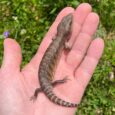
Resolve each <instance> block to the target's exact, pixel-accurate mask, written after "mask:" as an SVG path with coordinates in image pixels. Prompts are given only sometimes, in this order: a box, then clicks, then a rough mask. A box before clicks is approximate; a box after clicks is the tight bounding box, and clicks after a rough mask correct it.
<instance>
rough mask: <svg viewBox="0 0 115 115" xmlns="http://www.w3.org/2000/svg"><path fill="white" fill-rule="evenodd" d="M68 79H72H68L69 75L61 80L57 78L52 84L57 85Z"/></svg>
mask: <svg viewBox="0 0 115 115" xmlns="http://www.w3.org/2000/svg"><path fill="white" fill-rule="evenodd" d="M68 80H70V79H68V77H64V78H63V79H61V80H56V81H54V82H53V83H52V86H53V87H55V86H57V85H60V84H63V83H66V82H67V81H68Z"/></svg>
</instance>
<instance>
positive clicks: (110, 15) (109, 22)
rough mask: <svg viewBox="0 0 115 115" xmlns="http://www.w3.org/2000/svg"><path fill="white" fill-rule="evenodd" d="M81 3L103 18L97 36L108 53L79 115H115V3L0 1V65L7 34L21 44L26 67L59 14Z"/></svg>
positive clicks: (107, 0) (111, 0)
mask: <svg viewBox="0 0 115 115" xmlns="http://www.w3.org/2000/svg"><path fill="white" fill-rule="evenodd" d="M82 2H88V3H90V4H91V5H92V7H93V10H94V11H95V12H97V13H98V14H99V16H100V20H101V21H100V26H99V29H98V31H97V33H96V36H100V37H102V38H103V39H104V41H105V51H104V54H103V57H102V58H101V60H100V63H99V65H98V67H97V68H96V71H95V73H94V75H93V78H92V80H91V82H90V84H89V85H88V87H87V90H86V93H85V96H84V98H83V100H82V102H81V104H80V107H79V109H78V111H77V112H76V115H115V0H79V1H78V0H55V1H54V0H0V65H1V63H2V58H3V33H4V32H5V31H9V32H10V37H12V38H14V39H16V40H17V41H18V42H19V43H20V45H21V48H22V53H23V63H22V66H23V65H25V64H26V63H27V62H28V61H29V60H30V59H31V58H32V56H33V55H34V54H35V53H36V50H37V48H38V47H39V44H40V42H41V40H42V38H43V36H44V35H45V33H46V32H47V31H48V29H49V27H50V25H51V24H52V22H53V21H54V19H55V17H56V15H57V14H58V13H59V11H61V10H62V9H63V8H64V7H66V6H72V7H74V8H76V7H77V6H78V5H79V4H80V3H82ZM76 93H77V92H76Z"/></svg>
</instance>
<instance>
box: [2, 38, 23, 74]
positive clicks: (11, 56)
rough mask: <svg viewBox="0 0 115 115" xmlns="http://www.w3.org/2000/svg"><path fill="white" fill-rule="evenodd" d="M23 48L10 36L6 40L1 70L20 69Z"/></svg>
mask: <svg viewBox="0 0 115 115" xmlns="http://www.w3.org/2000/svg"><path fill="white" fill-rule="evenodd" d="M21 59H22V55H21V48H20V46H19V44H18V43H17V42H16V41H15V40H13V39H10V38H7V39H5V40H4V58H3V63H2V67H1V70H5V71H9V72H12V71H11V70H13V71H19V70H20V64H21Z"/></svg>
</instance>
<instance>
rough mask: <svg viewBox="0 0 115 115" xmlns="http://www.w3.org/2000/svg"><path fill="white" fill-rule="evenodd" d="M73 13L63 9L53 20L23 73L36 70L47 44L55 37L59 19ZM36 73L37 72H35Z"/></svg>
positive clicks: (68, 8) (68, 9) (71, 10)
mask: <svg viewBox="0 0 115 115" xmlns="http://www.w3.org/2000/svg"><path fill="white" fill-rule="evenodd" d="M73 11H74V9H73V8H71V7H67V8H64V9H63V10H62V11H61V12H60V13H59V14H58V16H57V18H56V19H55V21H54V23H53V24H52V26H51V27H50V29H49V31H48V33H47V34H46V36H45V38H44V39H43V41H42V43H41V45H40V47H39V49H38V51H37V53H36V55H35V56H34V57H33V58H32V60H31V61H30V63H29V64H28V65H26V66H25V68H24V69H23V71H24V70H25V69H26V68H28V67H29V68H30V67H31V68H30V69H31V70H32V71H33V70H36V69H35V68H38V65H39V63H40V60H41V58H42V56H43V54H44V52H45V50H46V49H47V47H48V46H49V44H50V43H51V42H52V38H53V37H54V36H55V34H56V31H57V25H58V24H59V22H60V21H61V19H62V18H63V17H64V16H66V15H67V14H69V13H72V12H73ZM36 72H37V71H36Z"/></svg>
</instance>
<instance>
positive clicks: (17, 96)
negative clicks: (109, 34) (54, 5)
mask: <svg viewBox="0 0 115 115" xmlns="http://www.w3.org/2000/svg"><path fill="white" fill-rule="evenodd" d="M69 13H73V15H74V20H73V30H72V37H71V39H70V41H69V44H70V45H71V46H72V49H71V50H70V52H69V53H68V54H62V56H61V59H60V62H59V64H58V67H57V70H56V73H55V78H54V79H55V80H57V79H62V78H64V77H65V76H68V77H69V79H70V80H68V81H67V83H65V84H62V85H58V86H56V87H55V88H54V92H55V94H56V95H57V96H58V97H60V98H62V99H64V100H67V101H69V102H73V103H80V101H81V98H82V96H83V93H84V90H85V88H86V86H87V84H88V82H89V80H90V79H91V76H92V74H93V72H94V70H95V68H96V65H97V63H98V61H99V59H100V57H101V55H102V52H103V48H104V43H103V40H102V39H100V38H97V39H92V38H93V34H94V33H95V31H96V28H97V26H98V23H99V17H98V15H97V14H96V13H94V12H92V11H91V6H90V5H89V4H86V3H83V4H81V5H79V6H78V8H77V9H75V10H74V9H73V8H71V7H67V8H65V9H63V10H62V11H61V13H59V15H58V16H57V18H56V20H55V22H54V23H53V25H52V26H51V28H50V30H49V31H48V33H47V34H46V36H45V38H44V39H43V42H42V43H41V45H40V47H39V49H38V51H37V53H36V55H35V56H34V57H33V58H32V60H31V61H30V62H29V63H28V64H27V65H26V66H25V67H24V68H23V69H22V70H20V64H21V58H22V56H21V49H20V46H19V45H18V43H17V42H16V41H15V40H13V39H10V38H8V39H6V40H5V41H4V59H3V64H2V66H1V69H0V114H1V115H54V114H55V115H73V114H74V112H75V110H76V108H66V107H62V106H58V105H56V104H53V103H52V102H50V101H49V100H48V99H47V97H46V96H45V95H44V94H43V93H40V94H39V95H38V98H37V100H36V101H35V102H34V103H33V102H32V101H30V97H31V96H32V95H33V94H34V91H35V89H36V88H37V87H39V81H38V69H39V64H40V61H41V59H42V56H43V54H44V52H45V50H46V49H47V47H48V46H49V44H50V43H51V41H52V38H53V37H54V35H55V34H56V28H57V25H58V24H59V22H60V21H61V19H62V17H64V16H66V15H67V14H69ZM86 52H87V54H86Z"/></svg>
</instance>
